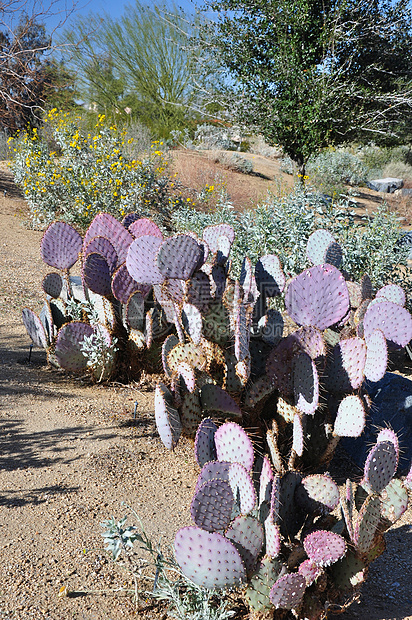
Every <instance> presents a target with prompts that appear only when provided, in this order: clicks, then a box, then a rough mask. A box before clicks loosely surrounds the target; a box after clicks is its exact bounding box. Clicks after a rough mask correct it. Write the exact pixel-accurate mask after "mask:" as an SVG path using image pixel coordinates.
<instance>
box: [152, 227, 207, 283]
mask: <svg viewBox="0 0 412 620" xmlns="http://www.w3.org/2000/svg"><path fill="white" fill-rule="evenodd" d="M203 259H204V248H203V245H200V244H199V243H198V241H197V240H196V239H193V237H191V236H190V235H183V234H180V235H175V236H173V237H169V238H168V239H166V240H165V241H163V243H162V244H161V246H160V247H159V250H158V253H157V259H156V260H157V267H158V269H159V271H160V273H161V274H162V275H163V276H164V277H165V278H173V279H178V280H188V279H189V278H190V277H191V276H192V275H193V274H194V272H195V271H196V270H197V269H199V263H202V262H203Z"/></svg>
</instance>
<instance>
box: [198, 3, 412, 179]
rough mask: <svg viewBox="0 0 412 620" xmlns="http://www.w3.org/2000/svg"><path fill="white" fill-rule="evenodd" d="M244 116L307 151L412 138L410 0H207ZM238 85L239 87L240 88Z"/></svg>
mask: <svg viewBox="0 0 412 620" xmlns="http://www.w3.org/2000/svg"><path fill="white" fill-rule="evenodd" d="M205 4H206V8H207V9H208V10H210V9H212V10H213V11H214V12H215V19H214V21H212V23H211V24H210V25H209V26H208V27H207V29H206V31H207V32H206V34H207V41H210V40H212V42H213V45H214V47H215V49H216V51H217V52H218V53H219V56H220V59H221V62H222V63H223V65H224V66H225V67H226V69H227V72H228V76H229V77H230V79H231V80H232V81H233V80H234V82H235V86H234V88H233V89H232V99H233V100H235V101H236V116H237V117H238V119H239V120H240V121H241V122H243V123H245V124H246V125H248V126H249V127H253V128H255V129H256V130H258V131H260V132H261V133H262V134H263V135H264V137H265V138H266V140H267V141H268V142H269V143H271V144H280V145H281V146H282V147H283V149H284V151H285V152H286V153H287V154H288V155H289V156H290V157H291V158H292V160H293V161H294V162H295V163H296V165H297V167H298V170H299V172H300V174H301V175H302V177H303V176H304V174H305V164H306V162H307V161H308V158H309V157H310V156H311V155H312V154H314V153H316V152H318V151H319V150H320V149H322V148H324V147H326V146H328V145H331V144H342V143H345V142H348V141H350V140H354V139H356V140H359V141H371V140H373V141H380V142H391V141H392V142H393V141H396V140H397V139H399V137H402V136H405V132H406V131H407V130H408V126H409V124H410V121H409V118H410V112H411V107H412V90H411V80H412V45H411V43H412V29H411V10H410V6H409V3H408V2H407V1H406V0H395V2H390V1H386V0H356V1H355V0H324V1H323V2H319V1H318V0H205ZM233 90H234V94H233Z"/></svg>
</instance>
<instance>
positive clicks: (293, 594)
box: [269, 573, 306, 609]
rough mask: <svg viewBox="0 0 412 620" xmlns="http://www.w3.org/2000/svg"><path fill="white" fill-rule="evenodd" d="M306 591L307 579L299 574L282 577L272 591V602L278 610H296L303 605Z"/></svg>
mask: <svg viewBox="0 0 412 620" xmlns="http://www.w3.org/2000/svg"><path fill="white" fill-rule="evenodd" d="M305 589H306V579H305V578H304V577H303V576H302V575H299V573H289V574H288V575H283V577H280V578H279V579H278V580H277V581H276V582H275V584H274V585H273V586H272V589H271V590H270V595H269V597H270V600H271V602H272V605H274V606H275V608H276V609H295V608H296V607H298V605H299V604H300V603H301V601H302V599H303V595H304V594H305Z"/></svg>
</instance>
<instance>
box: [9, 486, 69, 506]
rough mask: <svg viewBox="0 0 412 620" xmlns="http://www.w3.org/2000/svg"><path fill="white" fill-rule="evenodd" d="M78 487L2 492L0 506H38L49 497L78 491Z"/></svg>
mask: <svg viewBox="0 0 412 620" xmlns="http://www.w3.org/2000/svg"><path fill="white" fill-rule="evenodd" d="M78 489H79V487H77V486H76V487H74V486H65V485H53V486H44V487H38V488H35V489H27V490H25V491H20V490H19V491H9V490H6V491H2V493H0V506H6V507H7V508H17V507H21V506H27V505H28V504H33V505H38V504H43V503H44V502H47V501H48V500H49V499H50V498H51V497H55V496H57V495H67V494H69V493H74V492H76V491H78Z"/></svg>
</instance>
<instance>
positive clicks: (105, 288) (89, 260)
mask: <svg viewBox="0 0 412 620" xmlns="http://www.w3.org/2000/svg"><path fill="white" fill-rule="evenodd" d="M82 280H83V285H84V286H87V288H88V289H89V290H91V291H93V293H97V295H101V296H102V297H112V280H111V272H110V265H109V264H108V262H107V260H106V259H105V257H104V256H102V255H101V254H98V253H97V252H93V253H92V254H88V255H87V256H86V258H85V260H84V263H83V270H82Z"/></svg>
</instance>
